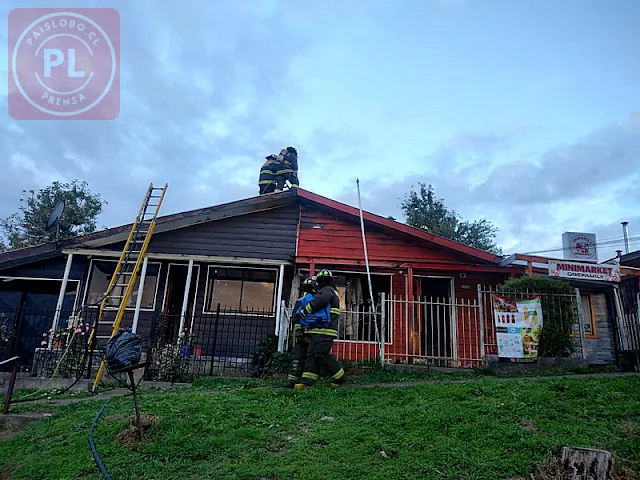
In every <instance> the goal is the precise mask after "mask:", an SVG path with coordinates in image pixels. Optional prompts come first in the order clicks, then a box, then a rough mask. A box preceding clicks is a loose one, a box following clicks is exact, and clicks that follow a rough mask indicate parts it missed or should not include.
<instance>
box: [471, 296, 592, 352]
mask: <svg viewBox="0 0 640 480" xmlns="http://www.w3.org/2000/svg"><path fill="white" fill-rule="evenodd" d="M493 294H498V295H502V296H505V297H510V298H516V299H526V298H532V297H537V296H539V297H540V298H541V305H542V318H543V322H544V321H545V318H547V319H549V318H565V317H569V318H570V319H572V320H573V324H574V327H573V328H574V330H573V334H574V340H575V341H574V356H576V357H582V356H583V352H585V346H584V332H582V331H581V329H582V328H583V326H582V325H583V324H582V322H579V321H578V319H579V318H581V317H582V314H581V312H580V303H579V302H578V296H577V294H576V293H571V294H569V293H558V292H543V291H533V290H528V289H527V290H524V291H513V290H506V289H496V288H494V287H482V286H479V287H478V298H479V299H480V303H481V308H482V316H483V323H484V335H483V337H484V349H485V354H486V355H497V354H498V341H497V335H496V326H495V322H494V317H495V310H494V306H493V301H492V295H493Z"/></svg>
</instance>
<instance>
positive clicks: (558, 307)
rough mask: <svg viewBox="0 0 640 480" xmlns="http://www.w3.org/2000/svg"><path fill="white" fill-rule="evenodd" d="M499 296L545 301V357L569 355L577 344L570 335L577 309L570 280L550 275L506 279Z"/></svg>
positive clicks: (542, 349) (542, 338)
mask: <svg viewBox="0 0 640 480" xmlns="http://www.w3.org/2000/svg"><path fill="white" fill-rule="evenodd" d="M496 290H497V293H498V294H500V295H504V296H506V297H508V296H514V297H517V298H523V297H526V296H534V295H539V296H540V303H541V304H542V316H543V317H542V318H543V326H542V334H541V335H540V345H539V347H538V353H539V355H540V356H543V357H569V356H571V354H572V353H573V351H574V348H575V343H574V339H573V338H572V337H571V334H572V332H573V325H574V324H575V323H576V322H577V321H578V311H577V308H576V299H575V295H574V293H573V289H572V288H571V286H570V285H569V283H567V282H564V281H562V280H556V279H554V278H549V277H521V278H514V279H510V280H507V281H506V282H505V283H504V285H501V286H499V287H498V288H497V289H496Z"/></svg>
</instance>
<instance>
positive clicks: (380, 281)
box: [304, 268, 391, 343]
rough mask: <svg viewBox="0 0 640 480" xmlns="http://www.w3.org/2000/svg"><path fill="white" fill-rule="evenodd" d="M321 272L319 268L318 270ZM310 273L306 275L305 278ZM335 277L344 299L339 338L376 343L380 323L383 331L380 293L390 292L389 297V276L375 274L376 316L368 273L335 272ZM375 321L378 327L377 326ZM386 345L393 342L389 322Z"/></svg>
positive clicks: (372, 277)
mask: <svg viewBox="0 0 640 480" xmlns="http://www.w3.org/2000/svg"><path fill="white" fill-rule="evenodd" d="M318 270H319V269H318V268H316V271H318ZM308 274H309V273H308V272H306V275H304V278H306V276H307V275H308ZM333 278H334V281H335V283H336V289H337V290H338V294H339V296H340V322H339V324H338V339H339V340H350V341H357V342H375V339H376V324H377V327H378V332H380V330H381V328H382V327H381V315H380V311H379V303H380V294H381V293H383V292H384V293H386V294H387V298H389V295H390V292H391V280H390V276H389V275H381V274H372V275H371V285H372V289H373V298H374V300H375V302H376V304H377V306H378V314H377V315H376V314H375V313H374V312H373V311H372V310H371V308H370V306H369V281H368V279H367V275H366V274H360V273H342V272H337V271H335V270H333ZM374 319H375V324H374ZM385 337H386V343H389V342H390V341H391V331H390V322H389V319H387V328H386V332H385Z"/></svg>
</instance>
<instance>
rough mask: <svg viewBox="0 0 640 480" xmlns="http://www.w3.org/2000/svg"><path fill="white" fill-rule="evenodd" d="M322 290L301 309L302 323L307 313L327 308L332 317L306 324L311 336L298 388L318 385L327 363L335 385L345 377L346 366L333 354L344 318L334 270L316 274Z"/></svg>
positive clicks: (326, 310) (308, 315)
mask: <svg viewBox="0 0 640 480" xmlns="http://www.w3.org/2000/svg"><path fill="white" fill-rule="evenodd" d="M316 281H317V282H318V292H317V293H316V295H315V296H314V298H313V300H311V301H310V302H309V303H307V304H306V306H305V307H304V308H302V309H301V311H300V323H301V324H302V325H303V326H305V322H306V321H307V320H306V319H307V317H311V316H313V315H314V314H317V313H319V312H322V311H325V312H327V313H328V314H329V320H328V321H326V322H325V323H324V324H322V323H320V324H315V325H314V324H311V325H309V326H307V327H305V334H306V335H307V336H308V337H309V347H308V349H307V358H306V361H305V364H304V373H303V374H302V380H301V381H300V383H298V384H296V386H295V388H296V389H297V390H304V389H306V388H308V387H311V386H314V385H315V384H316V383H317V381H318V379H319V378H320V369H321V368H322V366H323V365H324V366H325V367H326V369H327V371H328V373H329V375H331V386H332V387H333V388H337V387H339V386H340V385H342V384H343V383H344V381H345V375H344V369H343V368H342V365H340V362H338V360H337V359H336V357H334V356H333V355H332V354H331V348H332V347H333V340H334V339H335V338H337V337H338V320H339V318H340V297H339V295H338V290H337V289H336V286H335V282H334V279H333V274H332V273H331V271H330V270H326V269H324V270H321V271H320V272H318V275H317V277H316Z"/></svg>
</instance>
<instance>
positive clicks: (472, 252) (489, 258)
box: [297, 189, 501, 264]
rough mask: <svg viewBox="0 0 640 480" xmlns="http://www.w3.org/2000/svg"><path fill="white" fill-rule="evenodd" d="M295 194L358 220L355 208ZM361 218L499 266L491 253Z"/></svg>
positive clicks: (303, 192) (380, 219)
mask: <svg viewBox="0 0 640 480" xmlns="http://www.w3.org/2000/svg"><path fill="white" fill-rule="evenodd" d="M297 193H298V196H299V197H300V198H302V199H304V200H307V201H309V202H312V203H316V204H319V205H322V206H324V207H326V208H328V209H332V210H336V211H338V212H341V213H344V214H347V215H351V216H353V217H357V218H360V210H359V209H357V208H355V207H351V206H349V205H346V204H344V203H340V202H337V201H335V200H331V199H329V198H326V197H323V196H321V195H318V194H315V193H312V192H309V191H307V190H303V189H297ZM362 216H363V218H364V220H365V221H367V222H370V223H374V224H376V225H379V226H381V227H383V228H386V229H390V230H394V231H396V232H401V233H403V234H405V235H409V236H411V237H414V238H419V239H420V240H424V241H427V242H431V243H434V244H436V245H439V246H441V247H443V248H447V249H451V250H455V251H457V252H459V253H462V254H464V255H467V256H469V257H472V258H476V259H479V260H483V261H485V262H488V263H493V264H500V260H501V257H499V256H497V255H494V254H492V253H488V252H484V251H482V250H478V249H477V248H473V247H469V246H468V245H464V244H462V243H459V242H456V241H453V240H449V239H448V238H444V237H440V236H438V235H434V234H433V233H429V232H426V231H424V230H420V229H418V228H414V227H410V226H409V225H405V224H403V223H398V222H395V221H393V220H389V219H387V218H384V217H382V216H380V215H376V214H373V213H370V212H366V211H363V213H362Z"/></svg>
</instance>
